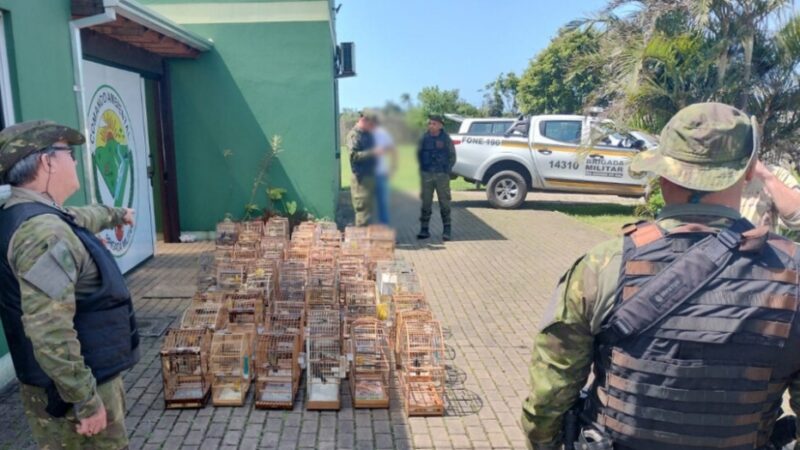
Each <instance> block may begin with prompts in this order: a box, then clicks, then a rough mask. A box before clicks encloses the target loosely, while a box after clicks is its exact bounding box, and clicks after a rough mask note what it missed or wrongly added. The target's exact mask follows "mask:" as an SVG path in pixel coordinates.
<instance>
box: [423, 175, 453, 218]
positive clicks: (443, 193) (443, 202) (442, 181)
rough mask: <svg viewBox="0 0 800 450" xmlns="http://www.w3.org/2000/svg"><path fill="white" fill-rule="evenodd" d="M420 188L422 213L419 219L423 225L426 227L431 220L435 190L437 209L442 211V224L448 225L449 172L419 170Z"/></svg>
mask: <svg viewBox="0 0 800 450" xmlns="http://www.w3.org/2000/svg"><path fill="white" fill-rule="evenodd" d="M419 176H420V180H421V182H422V189H421V194H420V198H421V199H422V214H421V215H420V217H419V221H420V223H421V224H422V226H423V227H427V226H428V223H429V222H430V221H431V213H432V208H433V192H434V191H436V198H438V199H439V210H440V211H441V213H442V225H443V226H449V225H450V174H447V173H437V172H420V174H419Z"/></svg>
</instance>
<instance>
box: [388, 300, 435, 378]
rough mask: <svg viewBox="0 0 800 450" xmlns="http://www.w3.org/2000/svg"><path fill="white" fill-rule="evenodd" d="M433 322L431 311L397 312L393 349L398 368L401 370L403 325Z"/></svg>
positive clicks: (411, 310) (412, 310)
mask: <svg viewBox="0 0 800 450" xmlns="http://www.w3.org/2000/svg"><path fill="white" fill-rule="evenodd" d="M431 320H433V312H432V311H430V310H429V309H408V310H405V311H395V314H394V323H393V324H392V325H393V327H392V328H391V330H392V342H391V344H390V345H392V348H393V349H394V352H395V353H394V361H395V364H397V368H398V369H399V368H400V363H401V356H402V355H400V351H401V345H402V339H403V336H401V335H400V329H401V328H403V324H404V323H407V322H428V321H431Z"/></svg>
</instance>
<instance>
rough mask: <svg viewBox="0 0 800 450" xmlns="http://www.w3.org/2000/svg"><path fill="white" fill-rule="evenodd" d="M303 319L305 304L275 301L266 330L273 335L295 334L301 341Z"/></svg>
mask: <svg viewBox="0 0 800 450" xmlns="http://www.w3.org/2000/svg"><path fill="white" fill-rule="evenodd" d="M305 317H306V308H305V304H302V303H295V302H282V301H277V302H275V303H274V304H273V306H272V311H271V312H270V317H269V321H268V323H267V326H266V329H267V331H269V332H273V333H290V334H297V335H298V336H300V338H301V339H302V338H303V336H304V334H303V330H304V324H305Z"/></svg>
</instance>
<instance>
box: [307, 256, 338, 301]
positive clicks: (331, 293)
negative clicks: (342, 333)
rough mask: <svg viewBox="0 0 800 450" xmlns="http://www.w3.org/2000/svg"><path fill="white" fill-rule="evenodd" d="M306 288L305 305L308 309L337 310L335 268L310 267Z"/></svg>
mask: <svg viewBox="0 0 800 450" xmlns="http://www.w3.org/2000/svg"><path fill="white" fill-rule="evenodd" d="M309 272H310V273H309V277H308V285H307V286H306V305H308V307H309V308H311V309H314V308H323V309H331V308H335V309H337V310H338V309H339V284H338V282H337V279H336V268H335V267H327V266H320V267H312V268H311V270H310V271H309Z"/></svg>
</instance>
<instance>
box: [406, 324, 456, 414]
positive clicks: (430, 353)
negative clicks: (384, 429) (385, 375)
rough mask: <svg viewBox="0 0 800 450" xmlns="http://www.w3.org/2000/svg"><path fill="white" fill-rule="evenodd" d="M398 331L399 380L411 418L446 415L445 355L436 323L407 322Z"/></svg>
mask: <svg viewBox="0 0 800 450" xmlns="http://www.w3.org/2000/svg"><path fill="white" fill-rule="evenodd" d="M405 319H407V320H403V321H402V322H401V324H400V325H401V327H400V328H399V329H398V331H397V333H398V344H399V349H398V350H399V351H398V355H399V363H400V371H399V373H398V379H399V380H400V388H401V391H402V393H403V399H404V403H405V407H406V412H407V413H408V415H409V416H441V415H443V414H444V387H445V353H444V338H443V337H442V328H441V325H440V324H439V322H438V321H436V320H408V319H410V317H406V318H405Z"/></svg>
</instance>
